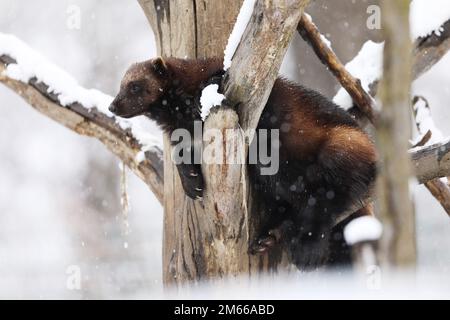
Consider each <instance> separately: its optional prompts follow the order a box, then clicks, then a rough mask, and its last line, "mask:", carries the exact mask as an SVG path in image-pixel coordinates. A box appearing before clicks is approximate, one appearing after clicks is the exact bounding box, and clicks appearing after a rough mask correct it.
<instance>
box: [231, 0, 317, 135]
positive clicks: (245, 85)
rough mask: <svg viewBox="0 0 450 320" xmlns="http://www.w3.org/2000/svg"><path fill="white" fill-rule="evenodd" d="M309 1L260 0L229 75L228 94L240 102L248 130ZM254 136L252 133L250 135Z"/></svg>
mask: <svg viewBox="0 0 450 320" xmlns="http://www.w3.org/2000/svg"><path fill="white" fill-rule="evenodd" d="M308 2H309V0H295V1H292V0H290V1H288V0H277V1H269V0H264V1H257V2H256V4H255V8H254V10H253V14H252V17H251V19H250V22H249V24H248V25H247V28H246V29H245V32H244V34H243V35H242V38H241V41H240V44H239V46H238V48H237V50H236V53H235V55H234V57H233V61H232V64H231V67H230V70H229V72H228V73H227V76H226V77H225V85H224V87H225V96H226V97H227V98H228V100H229V101H231V102H232V103H240V108H239V110H238V113H239V121H240V124H241V127H242V128H243V129H244V130H247V129H255V128H256V126H257V124H258V121H259V118H260V115H261V112H262V110H263V108H264V106H265V104H266V102H267V99H268V98H269V95H270V92H271V91H272V86H273V84H274V82H275V80H276V78H277V76H278V71H279V68H280V66H281V62H282V60H283V57H284V55H285V53H286V50H287V48H288V46H289V43H290V42H291V39H292V37H293V35H294V32H295V28H296V26H297V25H298V22H299V21H300V17H301V14H302V13H303V9H304V8H305V6H306V5H307V4H308ZM250 138H251V136H250Z"/></svg>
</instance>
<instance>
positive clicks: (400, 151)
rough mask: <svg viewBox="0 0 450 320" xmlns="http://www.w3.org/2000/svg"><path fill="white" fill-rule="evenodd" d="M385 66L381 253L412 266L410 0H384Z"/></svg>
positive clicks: (391, 262)
mask: <svg viewBox="0 0 450 320" xmlns="http://www.w3.org/2000/svg"><path fill="white" fill-rule="evenodd" d="M381 3H382V10H383V16H382V17H383V18H382V19H383V31H384V35H385V47H384V57H383V61H384V68H383V79H382V81H381V84H380V86H381V88H380V99H381V103H382V106H383V108H382V111H381V112H380V115H379V118H378V121H377V130H376V141H377V146H378V151H379V155H380V162H381V163H382V165H381V170H380V174H379V177H378V183H377V191H378V197H377V200H378V201H377V204H378V205H379V217H380V220H381V221H382V223H383V236H382V238H381V239H380V259H381V262H382V263H384V264H385V265H388V266H394V267H411V266H414V265H415V261H416V243H415V241H416V240H415V217H414V210H413V205H412V201H411V196H410V191H409V180H410V178H411V176H412V168H411V160H410V157H409V155H408V153H407V151H408V147H409V138H410V135H411V128H410V116H411V114H410V99H409V91H410V85H411V61H412V59H411V54H408V53H409V52H411V49H412V48H411V41H410V38H409V1H408V0H397V1H390V0H383V1H382V2H381Z"/></svg>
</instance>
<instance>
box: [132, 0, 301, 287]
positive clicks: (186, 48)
mask: <svg viewBox="0 0 450 320" xmlns="http://www.w3.org/2000/svg"><path fill="white" fill-rule="evenodd" d="M306 2H307V1H302V2H300V1H291V2H289V1H275V3H278V4H279V5H280V7H278V9H280V10H279V11H277V12H274V13H273V15H272V12H270V13H268V12H266V11H264V15H263V14H261V15H260V16H259V17H260V18H261V19H256V20H258V21H256V22H255V16H253V21H254V22H255V23H258V22H260V21H263V22H262V26H261V28H265V29H266V28H267V25H270V23H268V24H264V21H265V20H266V19H269V20H270V18H271V17H277V18H278V19H284V17H285V16H286V12H288V11H293V12H294V13H295V15H298V17H297V18H296V17H295V15H294V18H291V19H290V20H289V19H286V20H284V23H279V26H275V27H274V29H277V32H278V34H279V35H282V36H283V37H284V38H285V39H284V42H283V43H285V45H281V44H279V42H278V40H279V39H280V38H277V39H276V40H275V39H273V38H272V39H270V40H269V41H267V45H266V46H265V47H264V46H260V44H259V45H257V46H256V47H257V48H258V47H261V50H267V52H264V54H263V57H265V56H266V55H268V56H269V57H270V58H273V59H274V61H275V62H274V63H273V64H268V63H266V64H267V66H265V67H262V68H260V69H259V72H261V73H264V72H268V73H270V74H271V76H269V77H266V80H265V81H266V82H271V81H272V83H273V81H274V79H275V77H276V75H277V71H278V69H276V70H273V69H274V68H278V67H279V65H280V64H281V59H282V57H283V55H284V53H285V50H286V49H287V46H288V44H289V42H290V39H291V37H292V35H293V33H294V30H295V26H296V25H297V23H298V20H299V19H300V14H301V10H300V7H299V6H298V3H303V6H304V5H305V4H306ZM291 3H294V4H295V3H296V4H297V9H298V10H297V11H295V10H289V9H291V8H290V7H289V6H293V5H292V4H291ZM140 4H141V6H142V7H143V9H144V11H145V13H146V15H147V17H148V19H149V22H150V24H151V26H152V29H153V30H154V33H155V38H156V41H157V44H158V52H159V53H160V54H161V55H162V56H173V57H181V58H202V57H211V56H218V57H222V56H223V52H224V49H225V46H226V43H227V41H228V37H229V35H230V32H231V30H232V27H233V26H234V22H235V19H236V17H237V14H238V12H239V9H240V7H241V4H242V1H241V0H233V1H226V2H225V1H224V2H219V1H214V0H205V1H201V2H200V1H194V0H182V1H176V3H175V1H146V0H140ZM272 5H273V6H275V4H272V2H270V1H262V2H258V3H257V7H258V8H259V9H261V10H263V9H267V8H265V7H264V6H266V7H268V8H270V7H271V6H272ZM280 12H281V15H280ZM291 14H292V13H291ZM267 17H269V18H267ZM296 19H297V20H296ZM273 21H277V20H276V18H275V19H272V20H271V22H272V23H273ZM286 21H288V22H286ZM278 22H279V21H278ZM286 25H288V26H289V25H290V26H291V28H290V29H289V30H288V31H287V32H285V30H284V29H283V28H285V26H286ZM256 32H258V31H257V30H256ZM247 34H248V32H247ZM266 34H267V35H268V37H270V34H271V31H269V32H267V33H265V35H266ZM286 34H287V35H286ZM245 36H246V34H244V37H245ZM270 41H272V42H274V41H277V47H276V49H275V50H276V53H273V51H270V50H272V49H273V48H275V46H273V45H272V43H271V42H270ZM279 48H281V49H279ZM252 49H254V48H253V47H251V48H249V49H248V50H252ZM254 50H258V49H254ZM237 55H238V54H237ZM238 57H239V58H236V59H237V61H239V63H240V62H242V61H243V60H242V59H241V57H242V55H240V56H239V55H238ZM249 61H252V60H251V58H249ZM265 61H270V59H269V60H265ZM244 67H245V66H244ZM247 68H248V66H247ZM233 69H235V68H233V66H232V67H231V68H230V76H231V77H234V76H235V74H233V72H232V71H233ZM243 73H244V74H245V72H243ZM256 79H257V80H256V81H258V80H260V79H259V78H258V77H256ZM230 83H231V88H232V89H230V87H229V85H230ZM256 83H257V84H259V82H256ZM227 86H228V91H230V90H231V92H232V93H235V92H236V90H234V91H232V90H233V88H236V86H234V81H231V82H227ZM241 87H245V85H242V86H241ZM255 88H256V89H258V90H259V91H258V92H260V95H258V97H259V96H263V98H259V100H258V103H265V101H264V99H267V97H268V92H270V91H268V92H267V89H266V87H265V86H264V85H263V86H261V87H258V86H255ZM247 90H249V89H248V88H247ZM269 90H270V88H269ZM241 93H242V91H241ZM236 97H237V96H236V95H234V96H233V95H232V99H233V98H236ZM252 102H253V104H252V106H253V107H254V108H255V110H256V109H258V108H259V106H258V103H255V102H254V101H252ZM260 110H262V108H260ZM255 112H256V111H255ZM208 128H219V129H220V130H221V132H222V134H223V144H224V145H225V148H224V150H226V151H227V152H229V151H231V152H233V151H234V152H238V153H240V152H241V151H240V150H243V151H242V152H245V151H244V150H246V149H245V143H246V141H245V137H244V135H243V134H239V133H242V131H241V130H240V127H239V122H238V118H237V114H236V112H234V111H232V110H230V109H228V110H227V109H219V110H215V111H213V112H211V114H210V116H209V117H208V119H207V121H206V123H205V129H208ZM226 129H237V131H235V132H234V133H236V132H238V134H237V135H236V134H233V133H227V132H226ZM210 143H213V142H212V141H207V142H204V148H206V147H208V145H209V144H210ZM224 156H225V155H224ZM241 156H243V157H245V153H243V154H241ZM202 170H203V174H204V177H205V185H206V189H205V190H204V194H203V201H198V200H197V201H193V200H191V199H189V198H187V197H186V196H185V194H184V191H183V189H182V186H181V182H180V179H179V177H178V172H177V171H176V169H175V166H174V165H173V164H172V161H171V159H170V145H169V140H168V138H167V137H165V148H164V181H165V183H164V239H163V243H164V244H163V270H164V271H163V273H164V274H163V279H164V282H165V284H166V285H167V284H177V285H178V284H182V283H185V282H186V281H187V280H188V281H192V280H194V281H195V280H200V279H211V278H221V277H222V276H237V275H240V274H246V275H252V274H257V273H258V272H259V271H267V270H269V269H272V268H285V267H287V265H288V264H287V258H286V256H285V255H284V254H282V253H281V252H280V251H277V250H273V251H272V252H271V253H270V254H266V255H265V256H264V257H262V256H252V255H249V253H248V248H249V243H250V242H251V240H252V239H253V238H255V230H257V229H258V225H259V223H260V221H261V220H262V217H263V214H262V211H263V208H262V207H261V206H260V205H259V204H256V203H254V202H253V201H252V197H251V190H249V185H248V179H247V173H246V166H245V165H242V164H208V165H205V164H203V165H202ZM250 221H251V223H250Z"/></svg>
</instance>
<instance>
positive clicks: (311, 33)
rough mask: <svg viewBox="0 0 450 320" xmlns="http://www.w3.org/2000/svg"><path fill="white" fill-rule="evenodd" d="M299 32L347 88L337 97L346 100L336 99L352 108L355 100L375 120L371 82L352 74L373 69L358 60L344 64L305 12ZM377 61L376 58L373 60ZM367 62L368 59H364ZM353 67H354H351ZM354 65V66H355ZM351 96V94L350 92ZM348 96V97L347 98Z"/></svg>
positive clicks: (366, 114)
mask: <svg viewBox="0 0 450 320" xmlns="http://www.w3.org/2000/svg"><path fill="white" fill-rule="evenodd" d="M297 30H298V32H299V33H300V35H301V36H302V38H303V39H304V40H305V41H306V42H308V44H309V45H310V46H311V47H312V48H313V50H314V52H315V53H316V55H317V57H318V58H319V59H320V61H321V62H322V63H323V64H324V65H326V66H327V67H328V68H329V70H330V71H331V72H332V73H333V75H334V76H335V77H336V78H337V80H338V81H339V82H340V83H341V85H342V87H343V88H345V90H346V91H344V89H341V90H343V92H345V95H344V94H340V95H339V94H338V96H337V99H338V100H341V96H343V97H342V98H344V101H335V102H337V103H338V104H340V105H344V104H345V105H346V107H348V108H350V107H351V106H352V105H353V101H354V102H355V103H356V104H357V105H358V107H359V108H360V110H361V111H362V112H363V113H364V115H365V116H366V117H367V118H368V119H369V120H370V121H371V122H373V121H374V118H375V115H374V110H375V102H374V100H373V98H372V97H371V96H370V94H369V93H368V89H369V88H368V86H367V84H368V83H369V81H368V80H371V79H367V77H361V76H360V77H359V79H357V78H355V77H354V76H352V73H353V74H355V71H357V70H361V69H362V70H366V72H367V74H372V72H370V71H371V69H368V68H367V67H370V66H364V68H361V64H360V63H359V62H358V63H357V65H355V66H349V65H347V66H346V67H344V66H343V64H342V63H341V61H340V60H339V58H338V57H337V56H336V54H335V53H334V51H333V50H332V49H331V46H330V43H329V41H328V40H327V39H326V38H325V37H324V36H322V34H321V33H320V31H319V30H318V28H317V27H316V25H315V24H314V23H313V22H312V20H311V17H310V16H309V15H308V14H306V13H304V14H303V15H302V18H301V20H300V23H299V24H298V27H297ZM371 61H376V60H371ZM364 62H365V64H367V63H368V62H367V61H364ZM351 67H352V68H351ZM353 67H354V68H353ZM347 92H348V94H349V95H350V96H351V97H350V96H349V95H348V94H347ZM347 97H348V98H347Z"/></svg>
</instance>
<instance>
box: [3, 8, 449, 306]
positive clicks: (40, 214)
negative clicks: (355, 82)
mask: <svg viewBox="0 0 450 320" xmlns="http://www.w3.org/2000/svg"><path fill="white" fill-rule="evenodd" d="M323 3H325V2H324V1H316V2H314V3H313V4H312V5H311V7H310V10H309V12H310V13H311V14H312V15H313V17H314V18H315V17H316V16H317V20H316V21H317V23H318V25H319V27H320V28H321V30H322V31H323V32H324V33H325V34H326V35H327V37H329V38H330V40H331V41H332V43H333V47H334V48H335V50H336V52H337V53H338V55H339V56H341V57H342V59H343V61H344V62H347V61H348V60H349V59H350V58H351V57H352V56H354V55H355V54H356V53H357V52H358V50H359V48H360V47H361V45H362V43H363V42H364V41H365V40H366V39H368V38H371V39H374V40H377V39H378V38H377V37H379V35H378V34H377V33H376V32H372V31H368V30H364V29H365V28H361V26H362V25H364V26H365V24H364V21H365V19H366V8H367V6H368V5H369V4H372V3H376V1H365V0H361V1H352V0H348V1H347V0H345V1H333V2H331V3H333V4H331V3H330V4H329V5H324V4H323ZM73 6H76V7H77V8H80V10H81V11H80V12H81V25H80V29H70V28H68V26H67V19H68V17H69V15H70V9H69V8H73ZM68 10H69V11H68ZM317 13H321V14H320V15H318V14H317ZM0 32H3V33H11V34H14V35H16V36H18V37H19V38H21V39H22V40H24V41H25V42H27V43H28V44H29V45H30V46H31V47H33V48H34V49H36V50H37V51H40V52H41V53H42V54H43V55H44V56H46V57H47V58H49V59H50V60H51V61H53V62H54V63H55V64H57V65H59V66H60V67H62V68H63V69H65V70H66V71H68V72H69V73H71V74H72V75H73V76H74V77H75V78H77V79H78V81H79V82H80V83H81V84H82V85H83V86H85V87H94V88H97V89H100V90H102V91H104V92H105V93H108V94H110V95H114V94H115V93H116V91H117V89H118V86H119V82H120V78H121V76H122V75H123V73H124V71H125V70H126V68H127V67H128V65H130V64H131V63H133V62H136V61H141V60H145V59H148V58H150V57H153V56H155V54H156V50H155V47H154V41H153V35H152V32H151V29H150V28H149V26H148V23H147V21H146V18H145V16H144V14H143V12H142V10H141V9H140V7H139V5H138V3H137V1H134V0H127V1H124V0H97V1H92V0H91V1H89V0H71V1H67V0H59V1H54V0H34V1H26V0H14V1H12V0H0ZM297 61H301V63H300V64H299V63H298V62H297ZM449 69H450V55H447V56H446V57H445V58H444V59H443V60H442V61H441V62H440V63H439V64H438V65H436V66H435V67H434V68H433V69H432V70H431V71H430V72H428V73H427V74H426V75H424V76H423V77H422V78H421V79H419V80H418V81H416V82H415V84H414V91H415V92H416V93H420V94H422V95H424V96H425V97H427V98H428V99H429V101H430V104H431V109H432V112H433V114H434V119H435V121H436V124H437V126H438V127H439V128H440V129H441V130H442V131H443V133H444V135H446V136H448V135H450V126H449V123H450V108H449V101H450V73H448V70H449ZM282 73H283V74H285V75H287V76H288V77H290V78H292V79H295V80H297V81H300V82H302V83H304V84H306V85H308V86H310V87H312V88H314V89H316V90H319V91H322V92H323V93H324V94H326V95H327V96H329V97H332V96H333V95H334V93H335V92H336V91H337V89H338V87H337V85H336V82H335V80H334V79H333V78H332V77H331V76H330V75H329V74H328V72H327V70H326V69H325V68H324V67H323V66H322V65H321V64H320V63H319V62H318V61H317V59H316V58H315V57H314V56H313V54H312V52H311V50H309V49H308V48H307V47H306V46H305V45H304V43H303V42H302V41H301V39H299V37H296V39H295V41H294V42H293V44H292V46H291V48H290V51H289V53H288V55H287V58H286V60H285V63H284V64H283V68H282ZM0 111H1V115H2V116H1V117H0V298H13V299H16V298H74V299H78V298H100V299H101V298H134V297H139V298H153V297H159V296H160V295H161V291H162V283H161V275H162V270H161V240H162V208H161V206H160V204H159V203H158V202H157V200H156V199H155V197H154V196H153V195H152V193H151V192H150V191H149V190H148V189H147V187H146V186H145V185H144V183H142V182H141V181H140V180H138V179H137V178H135V177H134V176H133V174H131V173H130V174H128V177H129V179H128V185H129V194H130V200H131V212H130V216H129V220H130V226H131V232H130V234H128V235H124V233H123V228H124V225H123V219H122V213H121V208H120V196H119V194H120V192H119V191H120V185H119V177H120V170H119V161H118V160H117V159H116V158H115V157H113V156H112V155H111V154H109V152H108V151H107V150H106V149H105V148H104V147H103V146H102V145H101V144H100V143H98V142H96V141H94V140H93V139H89V138H85V137H81V136H78V135H76V134H75V133H73V132H71V131H69V130H67V129H65V128H64V127H62V126H60V125H59V124H57V123H54V122H52V120H49V119H48V118H46V117H44V116H42V115H40V114H38V113H37V112H36V111H34V110H33V109H32V108H30V106H28V105H27V104H26V103H24V102H23V101H22V100H21V99H20V98H19V97H18V96H17V95H16V94H14V93H12V92H10V91H8V89H6V88H5V87H3V86H0ZM414 196H415V200H416V209H417V226H418V230H417V231H418V249H419V271H420V272H429V273H433V274H434V275H440V274H442V275H443V276H444V275H446V274H448V271H449V266H450V250H449V249H448V247H449V244H450V232H449V231H450V219H449V218H448V216H447V215H446V213H445V212H444V211H443V210H442V209H441V207H440V206H439V204H438V203H437V202H436V201H435V200H434V199H433V198H432V197H431V196H430V195H429V194H428V191H427V190H426V189H425V188H424V187H422V186H418V187H416V188H415V190H414ZM70 266H78V267H79V268H80V270H81V275H82V286H81V290H69V289H68V288H67V286H66V281H67V277H68V275H67V274H66V271H67V270H68V268H69V267H70ZM447 279H448V276H447Z"/></svg>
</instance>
